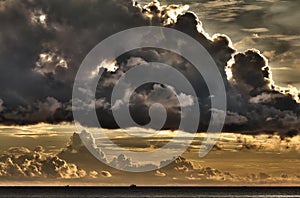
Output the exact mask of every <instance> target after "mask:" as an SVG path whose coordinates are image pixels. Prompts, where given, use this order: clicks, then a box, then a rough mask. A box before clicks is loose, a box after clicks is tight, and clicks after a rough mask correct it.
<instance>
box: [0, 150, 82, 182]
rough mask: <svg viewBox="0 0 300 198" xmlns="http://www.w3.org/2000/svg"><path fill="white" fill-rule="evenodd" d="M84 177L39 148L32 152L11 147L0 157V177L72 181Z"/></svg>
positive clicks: (61, 160) (75, 168) (78, 171)
mask: <svg viewBox="0 0 300 198" xmlns="http://www.w3.org/2000/svg"><path fill="white" fill-rule="evenodd" d="M85 176H86V171H85V170H83V169H80V168H78V166H76V165H75V164H71V163H67V162H66V161H65V160H63V159H61V158H59V157H57V156H55V155H53V154H50V153H45V152H44V149H43V148H42V147H41V146H38V147H36V148H35V149H34V150H33V151H32V150H29V149H28V148H25V147H12V148H10V149H8V151H7V152H6V154H2V155H1V156H0V177H21V178H22V177H29V178H36V177H38V178H47V177H50V178H63V179H74V178H82V177H85Z"/></svg>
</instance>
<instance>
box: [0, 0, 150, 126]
mask: <svg viewBox="0 0 300 198" xmlns="http://www.w3.org/2000/svg"><path fill="white" fill-rule="evenodd" d="M0 24H1V25H0V26H1V30H0V32H1V34H0V64H1V67H0V81H1V83H0V90H1V92H0V98H1V99H2V100H1V101H3V103H2V102H1V110H3V108H2V105H3V106H5V107H6V108H5V112H3V114H2V115H1V118H0V119H1V120H2V122H3V123H9V124H26V123H32V122H41V121H45V120H46V121H50V122H57V121H63V120H71V119H72V117H71V113H68V112H67V113H66V111H70V108H68V104H69V102H70V100H71V91H72V84H73V80H74V76H75V74H76V71H77V69H78V67H79V65H80V63H81V61H82V60H83V58H84V57H85V55H86V54H87V53H88V52H89V51H90V50H91V49H92V48H93V47H94V45H96V44H97V43H99V42H100V41H102V40H103V39H104V38H106V37H107V36H109V35H111V34H113V33H116V32H119V31H121V30H124V29H127V28H130V27H135V26H140V25H147V24H148V22H147V20H145V19H144V18H143V16H142V14H141V12H140V10H139V9H138V8H136V7H133V6H132V2H131V1H130V0H127V1H72V0H68V1H65V2H64V6H62V4H61V1H46V0H45V1H1V9H0ZM49 99H50V100H51V101H50V103H60V104H59V105H58V104H56V107H57V108H56V109H55V111H54V112H53V110H54V109H53V108H51V107H53V106H51V104H48V103H49ZM43 103H45V105H47V104H48V106H49V108H50V109H51V110H50V111H49V112H45V109H44V108H45V105H43ZM53 105H54V104H53ZM37 112H41V114H40V115H37V114H38V113H37ZM42 114H43V115H42ZM53 115H55V116H54V117H53ZM40 116H42V117H40Z"/></svg>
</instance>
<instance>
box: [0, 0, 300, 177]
mask: <svg viewBox="0 0 300 198" xmlns="http://www.w3.org/2000/svg"><path fill="white" fill-rule="evenodd" d="M143 25H156V26H162V25H163V26H166V27H169V28H174V29H177V30H179V31H182V32H184V33H187V34H188V35H190V36H192V37H193V38H195V39H196V40H197V41H199V42H200V43H201V44H202V45H203V46H204V47H205V48H206V49H207V50H208V52H209V53H210V54H211V56H212V57H213V58H214V60H215V62H216V64H217V66H218V68H219V70H220V73H221V75H222V77H223V80H224V83H225V86H226V91H227V98H228V101H227V102H228V111H227V112H226V114H227V115H228V117H227V119H226V123H225V126H224V130H228V131H229V130H230V131H240V130H242V131H263V132H274V131H280V132H282V133H284V132H285V131H288V130H289V129H290V130H292V129H295V128H298V127H299V124H300V120H299V118H298V117H299V113H300V111H299V110H300V109H299V104H298V103H297V101H298V99H299V98H298V91H297V90H295V89H293V88H286V89H283V88H281V87H279V86H276V85H275V83H274V81H273V79H272V73H271V71H270V68H269V66H268V60H267V59H266V58H265V57H264V56H263V55H262V54H261V53H260V52H259V51H258V50H247V51H246V52H241V53H236V50H235V49H234V48H233V46H232V44H231V40H230V39H229V38H228V37H227V36H226V35H222V34H216V35H213V36H212V37H210V36H209V35H208V34H207V33H206V32H205V31H204V30H203V28H202V24H201V22H200V21H199V19H198V18H197V16H196V15H195V14H194V13H192V12H189V11H188V7H187V6H183V5H177V6H176V5H170V6H160V4H159V3H158V2H157V1H155V2H153V3H150V4H149V5H147V6H145V7H143V8H141V7H140V6H139V5H136V4H135V3H133V2H132V1H131V0H123V1H117V0H110V1H108V0H107V1H105V0H98V1H94V0H88V1H86V0H78V1H71V0H67V1H64V2H63V6H62V2H61V1H58V0H52V1H48V0H40V1H29V0H24V1H14V0H11V1H1V2H0V26H1V30H0V65H1V66H0V90H1V92H0V113H1V114H0V122H1V123H2V124H30V123H38V122H49V123H58V122H61V121H72V112H71V106H72V104H71V98H72V95H71V94H72V85H73V81H74V77H75V74H76V72H77V70H78V67H79V65H80V63H81V61H82V60H83V59H84V57H85V56H86V54H87V53H88V52H89V51H90V50H91V49H92V48H93V47H94V46H95V45H96V44H98V43H99V42H100V41H102V40H103V39H105V38H107V37H108V36H110V35H112V34H114V33H117V32H119V31H121V30H125V29H128V28H131V27H137V26H143ZM220 31H221V30H220ZM259 31H261V30H259ZM224 33H226V32H224ZM174 42H175V41H174ZM253 47H255V46H253ZM155 61H156V62H163V63H166V64H169V65H172V66H173V67H175V68H176V69H178V70H179V71H180V72H181V73H182V74H183V75H184V76H185V77H186V78H188V79H189V81H190V82H191V84H192V85H193V87H194V89H195V91H196V93H197V97H198V98H197V99H196V100H199V103H200V109H201V121H200V124H199V130H205V129H206V127H207V124H208V123H209V119H210V113H211V112H213V111H215V112H219V111H218V110H213V109H211V108H210V95H209V93H208V91H207V88H206V85H205V82H204V81H203V79H202V78H201V76H200V75H199V73H198V72H197V71H196V69H195V68H193V66H192V65H191V64H190V63H189V62H188V61H186V60H185V59H184V58H183V57H181V56H179V55H176V54H174V53H172V52H170V51H166V50H161V49H138V50H133V51H130V52H128V53H126V54H123V55H121V56H120V57H118V58H117V60H116V62H115V66H116V67H115V68H112V71H113V72H111V71H108V70H109V69H107V70H106V71H105V72H104V74H103V78H102V79H101V80H100V82H99V86H98V89H97V93H96V97H97V101H96V102H95V103H92V104H84V105H85V106H82V107H84V108H85V109H88V108H90V105H95V106H96V108H97V113H98V116H99V117H101V119H100V123H101V124H102V125H103V126H104V127H106V128H117V127H118V126H117V124H116V122H115V121H114V119H113V116H112V113H111V108H117V105H118V104H110V102H109V101H110V96H111V91H112V88H113V87H114V85H115V84H116V82H117V80H118V79H119V77H120V76H121V75H122V74H123V73H125V72H126V71H127V70H128V69H130V68H131V67H133V66H135V65H138V64H141V63H143V64H145V63H148V62H155ZM106 65H107V63H106ZM104 67H106V68H109V67H108V66H104ZM115 70H116V71H115ZM230 73H231V74H232V76H231V75H230ZM166 78H168V77H166ZM170 89H172V88H171V87H168V86H162V85H158V84H154V83H152V84H147V85H144V86H142V87H140V88H139V89H137V90H136V92H135V93H134V95H133V96H132V97H131V102H130V111H131V113H132V116H133V119H134V120H135V121H136V122H137V123H140V124H147V122H149V116H148V110H149V107H150V106H151V104H153V103H155V102H157V101H158V100H159V101H160V102H161V103H162V104H163V105H165V106H166V109H167V113H168V119H167V120H166V123H165V125H164V128H168V129H176V128H177V127H178V121H179V119H180V106H178V105H179V101H178V100H182V101H184V104H185V105H187V106H189V105H190V104H191V103H193V100H194V99H193V98H191V97H190V96H189V95H184V94H181V95H180V96H181V97H180V98H176V97H175V96H174V95H172V92H170ZM87 94H89V93H87ZM223 113H224V112H223ZM120 159H121V158H120ZM116 160H118V159H116ZM124 160H125V161H126V159H125V158H124ZM116 163H117V162H116ZM103 174H104V175H109V174H107V173H103ZM103 174H102V175H103Z"/></svg>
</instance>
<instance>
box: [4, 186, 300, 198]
mask: <svg viewBox="0 0 300 198" xmlns="http://www.w3.org/2000/svg"><path fill="white" fill-rule="evenodd" d="M0 197H85V198H87V197H109V198H113V197H118V198H122V197H124V198H127V197H180V198H184V197H256V198H258V197H300V188H299V187H280V188H275V187H169V188H168V187H2V188H0Z"/></svg>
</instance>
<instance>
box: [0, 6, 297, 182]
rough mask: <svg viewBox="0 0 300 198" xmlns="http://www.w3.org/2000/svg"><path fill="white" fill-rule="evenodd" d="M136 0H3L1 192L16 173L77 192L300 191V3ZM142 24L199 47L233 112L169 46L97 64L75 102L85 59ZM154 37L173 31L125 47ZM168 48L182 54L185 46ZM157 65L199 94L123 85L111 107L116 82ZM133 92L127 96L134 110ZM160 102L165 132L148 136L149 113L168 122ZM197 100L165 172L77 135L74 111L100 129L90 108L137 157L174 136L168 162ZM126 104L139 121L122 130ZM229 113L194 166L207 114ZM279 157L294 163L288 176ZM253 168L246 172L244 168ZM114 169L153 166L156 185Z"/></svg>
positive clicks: (0, 32) (175, 42)
mask: <svg viewBox="0 0 300 198" xmlns="http://www.w3.org/2000/svg"><path fill="white" fill-rule="evenodd" d="M138 3H140V4H137V3H133V2H132V1H131V0H123V1H118V0H109V1H108V0H107V1H106V0H96V1H95V0H76V1H72V0H66V1H64V4H63V5H62V3H61V1H59V0H51V1H49V0H39V1H35V0H24V1H18V0H3V1H0V27H1V29H0V132H1V134H0V136H3V138H4V139H3V144H1V145H2V146H1V148H0V153H1V155H0V177H1V178H2V179H3V180H1V182H0V184H1V185H3V184H4V185H5V182H6V181H8V180H9V182H10V183H14V184H17V183H15V182H17V181H16V180H15V179H14V178H23V179H24V182H25V181H30V180H32V179H33V178H34V179H36V178H38V179H37V181H36V182H37V184H43V183H44V182H45V181H44V179H45V178H52V180H51V182H53V183H56V184H59V185H60V184H65V183H69V182H70V183H72V184H74V185H75V184H79V185H80V184H81V183H82V182H83V181H88V182H91V183H93V184H94V183H95V182H96V183H97V182H98V183H99V182H103V183H101V184H103V185H111V184H116V185H129V184H130V183H132V182H135V183H139V184H141V185H151V184H155V182H157V177H162V178H165V180H161V182H162V183H161V184H163V185H165V184H172V185H182V184H184V183H186V182H187V183H188V184H190V185H199V181H201V182H203V184H207V185H209V184H214V185H215V184H221V185H222V184H224V183H222V181H225V182H226V184H233V185H234V184H235V185H240V184H241V185H242V184H245V182H246V183H247V184H250V185H259V184H262V185H263V184H282V183H283V184H287V185H289V184H298V182H299V177H300V176H299V175H298V174H296V173H297V167H298V164H299V160H298V158H299V150H300V149H299V146H298V145H299V144H298V142H299V135H298V128H299V126H300V119H299V116H300V105H299V103H300V98H299V91H298V88H300V82H299V80H298V78H297V77H298V74H300V73H299V71H300V70H299V68H298V63H299V59H298V55H299V53H300V51H299V47H300V45H299V39H300V38H299V36H298V35H299V32H298V31H300V28H299V25H298V23H297V21H298V18H299V14H298V13H299V12H298V11H297V10H298V7H299V6H300V3H298V2H296V1H277V0H260V1H248V0H243V1H239V0H230V1H218V0H216V1H202V0H201V1H196V0H192V1H185V0H183V1H179V0H176V1H162V2H161V3H159V2H158V1H154V2H152V3H151V1H138ZM174 4H177V5H174ZM140 26H159V27H167V28H170V29H172V30H178V31H180V32H182V33H185V34H187V35H189V36H191V37H192V38H193V39H195V40H196V41H197V42H199V43H200V44H201V45H202V46H203V47H204V48H205V49H206V50H207V52H208V53H209V55H210V56H211V57H212V59H213V61H214V62H215V64H216V67H217V70H218V73H220V77H221V80H222V81H223V83H224V88H225V92H226V105H227V109H226V110H222V109H218V108H213V107H212V102H211V101H212V99H213V98H214V97H216V96H214V95H212V94H211V93H209V88H208V87H207V85H206V82H205V79H204V78H203V76H201V74H199V72H198V71H197V70H196V69H195V67H194V66H193V65H192V63H191V62H190V61H188V60H187V59H186V58H185V57H183V56H180V55H179V54H176V53H174V52H173V51H170V50H164V49H156V48H146V49H134V50H131V51H128V52H126V53H124V54H122V55H120V56H118V57H117V58H115V60H109V58H108V59H107V60H104V61H102V62H99V65H97V69H96V70H95V71H94V70H93V71H92V72H91V73H89V74H88V75H87V76H86V77H87V78H88V79H92V80H93V79H96V77H97V76H99V75H100V74H101V72H102V76H101V79H100V80H99V81H97V87H96V92H95V93H93V92H91V90H90V89H86V88H85V87H84V88H82V87H79V88H78V90H77V89H76V91H78V93H80V94H83V95H86V96H87V98H89V97H92V98H93V100H80V99H77V98H75V100H74V98H72V91H73V85H74V81H75V76H76V74H77V71H78V70H79V67H80V65H81V63H82V62H83V61H84V59H85V57H86V56H87V54H88V53H89V52H90V51H91V50H92V49H93V48H94V47H95V46H96V45H97V44H98V43H100V42H101V41H103V40H104V39H106V38H108V37H109V36H111V35H113V34H115V33H118V32H120V31H123V30H126V29H129V28H134V27H140ZM153 38H154V39H153ZM147 39H150V40H152V41H153V42H154V43H161V42H163V41H164V39H166V35H164V34H162V35H154V37H153V35H151V33H145V34H144V35H140V36H139V37H136V38H133V39H131V40H127V42H128V43H138V42H141V43H142V42H144V41H147ZM171 42H172V44H173V45H174V46H175V48H176V49H180V48H181V47H182V42H184V41H181V40H177V39H174V40H171ZM109 47H110V46H107V51H108V52H110V50H109V49H110V48H109ZM191 53H192V54H197V53H198V52H197V51H193V52H191ZM151 62H159V63H164V64H167V65H171V66H172V67H173V68H175V69H176V70H178V71H179V72H180V73H181V74H182V76H183V77H185V79H187V80H188V81H189V82H190V84H191V86H192V88H193V89H194V92H195V94H196V95H195V96H194V95H192V94H191V93H189V92H188V91H185V90H177V89H176V87H172V86H170V85H162V84H160V83H155V82H151V83H147V84H144V85H142V86H140V87H138V88H137V89H133V88H132V87H131V86H130V83H129V84H128V82H127V81H124V82H123V81H122V82H121V83H123V84H121V87H125V88H126V89H124V90H123V91H124V93H123V92H122V94H123V95H122V94H121V97H120V98H119V99H118V100H116V101H115V102H113V101H111V98H112V93H113V90H114V87H115V86H116V85H117V83H118V80H119V79H120V78H121V77H122V75H123V74H125V73H126V72H128V71H129V70H130V69H132V68H134V67H137V66H140V65H145V66H149V67H150V66H151ZM156 69H158V70H159V71H160V72H161V73H164V72H165V71H164V68H163V67H157V68H156ZM147 71H149V70H147ZM148 74H149V75H150V73H148ZM157 75H159V74H157ZM217 75H218V74H216V78H217ZM174 78H175V80H177V79H176V77H175V76H172V74H171V73H170V74H169V75H166V76H165V80H170V81H172V80H173V81H174ZM128 93H132V95H131V96H130V97H129V99H130V101H129V105H128V106H127V104H126V98H127V97H128V96H127V95H126V94H128ZM119 95H120V94H119ZM157 103H160V106H163V107H164V111H163V113H165V114H166V115H167V118H166V120H165V122H164V123H163V124H162V127H160V128H159V129H156V128H155V127H154V128H151V127H150V128H147V129H146V130H145V129H143V130H142V129H141V128H142V127H141V126H143V125H147V124H148V123H149V122H150V121H151V120H152V119H153V118H154V120H155V119H159V118H161V114H162V111H154V113H153V112H152V110H153V106H154V104H157ZM195 104H199V105H197V107H199V110H200V111H199V113H200V118H201V119H199V120H197V121H198V123H197V126H196V131H197V132H199V133H198V134H196V139H195V140H196V143H195V144H191V145H190V147H189V149H188V150H187V152H185V153H183V154H182V155H181V156H180V157H178V156H176V157H178V158H177V159H176V160H175V161H172V162H171V161H170V164H169V165H168V166H166V167H165V169H164V168H162V169H159V168H158V166H159V164H152V163H151V162H147V159H146V158H145V159H143V161H144V163H142V164H140V163H138V164H135V163H134V162H133V156H130V155H124V154H120V155H119V152H120V150H118V148H117V149H116V150H114V149H113V147H111V145H109V144H107V142H105V145H106V144H107V145H106V146H107V148H109V150H111V156H109V155H107V156H106V155H104V154H103V153H105V152H104V151H102V150H101V149H100V150H99V147H101V146H103V145H101V143H103V142H101V141H102V139H103V137H100V136H99V137H97V136H96V137H95V136H90V135H89V134H88V133H86V132H85V131H78V133H74V131H76V128H75V126H74V122H75V121H74V117H73V113H74V114H76V113H79V114H80V113H81V114H84V115H86V119H84V120H81V122H80V123H79V124H80V125H82V126H85V127H87V128H91V129H92V128H94V127H96V126H95V125H94V123H93V122H92V121H91V120H90V119H89V118H90V117H89V116H91V115H94V112H93V109H95V110H96V115H97V121H98V122H99V123H100V124H101V126H102V128H103V131H104V132H105V133H106V134H108V135H109V136H110V138H112V139H113V141H112V142H113V143H115V144H116V145H119V146H123V147H125V148H129V149H132V150H133V151H137V152H151V151H153V150H155V149H157V148H161V147H163V146H164V145H165V144H166V143H167V142H171V140H170V137H172V138H173V137H174V135H175V134H176V133H177V132H179V133H180V134H182V140H183V142H181V141H182V140H181V141H179V142H175V144H174V145H173V146H174V147H172V148H169V149H170V150H168V152H169V154H170V156H171V157H172V154H171V153H172V152H173V151H176V148H177V146H178V147H180V146H181V145H183V144H184V143H185V142H184V140H185V138H187V137H189V136H190V133H189V132H190V131H180V130H178V128H179V124H180V120H181V119H182V118H189V116H190V117H192V118H194V117H195V115H193V114H183V113H182V109H186V110H187V111H186V112H192V110H193V109H194V105H195ZM124 107H128V112H129V113H130V115H131V116H132V120H133V121H134V122H135V123H131V122H128V123H125V125H126V126H124V127H125V128H126V130H125V129H124V127H123V126H122V127H121V126H119V123H118V122H117V119H116V118H115V117H114V114H113V113H114V111H115V110H118V109H120V108H124ZM151 112H152V113H151ZM223 115H225V122H224V127H223V130H222V131H223V132H224V134H222V136H221V138H220V139H219V140H218V143H217V144H216V145H215V146H214V148H213V151H212V154H209V156H208V157H207V158H204V159H199V156H198V152H199V149H201V145H199V142H202V141H203V133H200V132H205V131H207V130H208V128H209V123H210V119H211V118H212V117H214V116H215V118H220V119H221V118H222V116H223ZM192 120H193V119H192ZM192 120H190V121H192ZM76 122H77V120H76ZM188 123H189V122H188ZM215 123H217V122H215ZM77 124H78V123H77ZM139 127H141V128H139ZM140 130H141V131H143V132H145V133H148V132H149V133H150V134H155V135H157V137H156V136H152V137H145V138H144V139H143V138H140V139H132V137H131V136H124V133H126V131H129V132H131V133H135V132H136V131H138V132H140ZM73 133H74V134H73ZM80 137H82V138H83V139H82V138H81V139H80ZM4 140H5V141H4ZM1 141H2V140H1ZM1 141H0V143H1ZM84 141H90V143H91V145H92V146H91V148H89V149H94V150H97V152H98V154H99V155H100V157H101V158H102V159H103V161H105V163H102V162H103V161H102V162H100V161H97V160H96V159H95V158H94V157H93V156H92V155H91V154H90V153H89V152H88V150H87V148H85V147H84V145H83V144H84ZM204 146H205V145H204ZM89 151H90V150H89ZM240 154H242V155H243V156H244V157H245V158H243V160H242V162H241V163H240V164H238V167H237V166H234V164H235V163H236V162H237V161H235V160H233V159H236V158H237V157H238V156H239V155H240ZM80 156H85V157H86V159H81V157H80ZM85 157H84V158H85ZM146 157H147V156H146ZM159 159H160V158H159V157H158V158H157V160H158V161H159ZM216 159H219V160H216ZM251 159H253V160H252V161H251V162H250V161H249V160H251ZM278 159H280V160H278ZM222 160H224V161H225V162H226V163H225V162H224V163H222ZM283 161H284V162H285V163H286V162H288V163H289V166H290V168H289V170H287V169H286V168H285V167H284V166H285V163H283ZM96 162H97V163H96ZM94 163H96V164H94ZM159 163H160V164H164V163H169V161H167V160H165V161H163V160H161V161H159ZM107 164H108V165H107ZM256 164H258V165H256ZM265 164H268V165H269V166H270V169H269V170H265V166H264V165H265ZM246 165H248V166H249V167H248V168H249V171H248V172H245V170H242V168H241V167H243V166H246ZM110 166H113V167H118V168H119V169H143V168H145V167H155V168H156V169H157V170H153V171H150V172H147V173H144V174H145V175H143V176H144V177H145V178H149V180H147V181H145V182H144V181H141V180H139V179H138V178H139V175H138V173H124V172H120V171H119V170H116V169H113V168H111V167H110ZM250 166H251V167H250ZM57 178H59V180H57ZM66 179H67V180H66ZM68 179H69V180H68ZM94 179H95V180H94ZM126 179H128V180H126ZM120 181H121V182H120ZM19 184H20V183H19ZM21 184H22V182H21Z"/></svg>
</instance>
